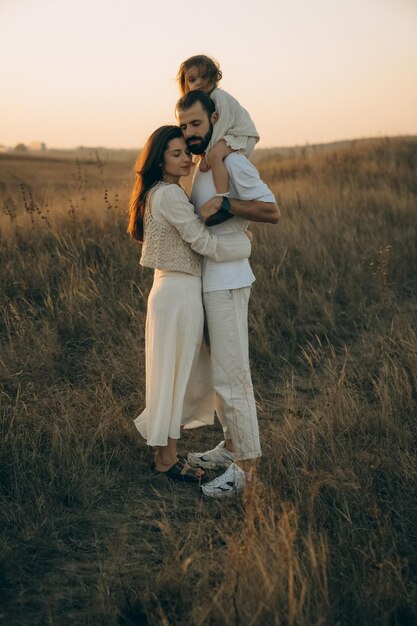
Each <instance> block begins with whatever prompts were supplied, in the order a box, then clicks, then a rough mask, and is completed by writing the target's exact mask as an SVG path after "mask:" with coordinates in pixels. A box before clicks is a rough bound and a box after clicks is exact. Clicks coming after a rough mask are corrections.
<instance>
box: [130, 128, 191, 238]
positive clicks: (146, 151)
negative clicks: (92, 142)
mask: <svg viewBox="0 0 417 626" xmlns="http://www.w3.org/2000/svg"><path fill="white" fill-rule="evenodd" d="M182 136H183V135H182V132H181V129H180V128H179V127H178V126H161V127H160V128H157V129H156V130H155V131H154V132H153V133H152V135H151V136H150V137H149V139H148V141H147V142H146V145H145V147H144V148H143V150H142V152H141V153H140V154H139V157H138V158H137V161H136V163H135V166H134V168H133V170H134V172H135V182H134V183H133V188H132V192H131V194H130V200H129V226H128V228H127V232H128V233H130V235H131V237H133V239H138V240H139V241H143V237H144V232H143V216H144V213H145V206H146V198H147V195H148V193H149V191H150V189H152V187H154V185H156V183H158V182H159V181H160V180H163V177H164V171H163V165H164V152H165V150H166V149H167V147H168V144H169V142H170V141H171V139H177V138H178V137H182Z"/></svg>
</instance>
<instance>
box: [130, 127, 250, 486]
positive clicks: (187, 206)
mask: <svg viewBox="0 0 417 626" xmlns="http://www.w3.org/2000/svg"><path fill="white" fill-rule="evenodd" d="M191 164H192V162H191V156H190V153H189V151H188V149H187V145H186V143H185V140H184V138H183V135H182V132H181V130H180V128H179V127H177V126H162V127H160V128H158V129H157V130H156V131H155V132H154V133H152V135H151V136H150V137H149V139H148V141H147V143H146V146H145V148H144V149H143V151H142V152H141V153H140V155H139V158H138V160H137V162H136V164H135V168H134V170H135V173H136V180H135V183H134V186H133V189H132V194H131V197H130V205H129V227H128V231H129V233H130V234H131V236H132V237H133V238H134V239H138V240H139V241H141V242H142V243H143V247H142V255H141V260H140V263H141V265H143V266H146V267H151V268H153V269H154V282H153V286H152V289H151V292H150V294H149V298H148V311H147V317H146V331H145V351H146V408H145V409H144V410H143V411H142V412H141V413H140V415H139V416H138V417H137V418H136V419H135V426H136V427H137V429H138V430H139V432H140V433H141V435H142V436H143V437H144V438H145V439H146V441H147V444H148V445H149V446H153V447H155V448H156V452H155V457H154V458H155V470H156V471H157V472H161V473H162V472H163V473H165V474H166V475H167V476H169V477H170V478H174V479H179V480H184V481H188V482H197V483H198V482H200V481H201V480H204V477H205V471H204V470H201V469H196V468H193V467H191V466H190V465H189V464H188V463H187V462H186V461H185V459H182V458H178V456H177V439H179V437H180V429H181V427H182V426H186V425H190V423H191V422H199V423H207V422H211V421H212V419H213V412H214V411H213V398H212V392H211V390H210V391H209V392H208V387H207V384H206V387H205V393H204V394H200V393H199V391H198V390H197V389H196V388H195V389H193V385H198V380H199V376H198V372H197V369H198V363H199V358H200V351H201V349H202V338H203V322H204V315H203V306H202V297H201V268H202V255H203V256H209V257H211V258H213V259H215V260H217V261H234V260H236V259H241V258H247V257H248V256H249V255H250V250H251V244H250V240H249V236H247V235H246V234H245V233H233V234H227V235H221V236H216V235H213V234H212V233H210V231H209V229H208V228H207V227H206V226H204V224H203V223H202V222H201V221H200V220H199V218H198V217H197V216H196V214H195V212H194V207H193V205H192V204H191V203H190V201H189V199H188V197H187V195H186V193H185V191H184V190H183V189H182V187H181V186H180V178H181V177H182V176H187V175H188V174H189V173H190V169H191ZM208 372H209V368H208ZM200 378H201V377H200ZM205 382H206V383H207V381H205Z"/></svg>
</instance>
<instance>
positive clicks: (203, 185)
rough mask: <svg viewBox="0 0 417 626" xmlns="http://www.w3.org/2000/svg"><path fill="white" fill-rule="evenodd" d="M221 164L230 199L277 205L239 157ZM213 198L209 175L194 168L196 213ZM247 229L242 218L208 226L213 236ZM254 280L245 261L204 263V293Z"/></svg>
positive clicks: (251, 167) (234, 155)
mask: <svg viewBox="0 0 417 626" xmlns="http://www.w3.org/2000/svg"><path fill="white" fill-rule="evenodd" d="M224 164H225V166H226V169H227V171H228V174H229V191H230V196H229V197H230V198H231V199H232V198H238V199H239V200H260V201H261V202H276V200H275V196H274V194H273V193H272V191H271V190H270V189H269V187H268V186H267V185H266V184H265V183H264V182H263V181H262V180H261V178H260V176H259V172H258V170H257V169H256V167H255V166H254V165H253V164H252V163H251V162H250V161H248V159H247V158H246V157H245V156H244V155H243V154H240V153H237V152H232V154H229V155H228V156H227V157H226V158H225V160H224ZM215 195H216V188H215V186H214V183H213V176H212V173H211V171H208V172H200V170H199V169H198V166H196V168H195V172H194V179H193V187H192V193H191V202H192V203H193V204H194V206H195V208H196V211H197V213H198V211H199V209H200V207H201V206H202V205H203V204H205V203H206V202H207V201H208V200H210V198H213V196H215ZM248 226H249V222H248V221H247V220H245V219H242V218H241V217H238V216H234V217H232V218H230V219H229V220H227V221H226V222H222V223H221V224H217V225H216V226H210V227H209V228H210V231H211V232H212V233H214V234H216V235H225V234H227V233H235V232H242V231H244V230H246V229H247V228H248ZM254 280H255V276H254V274H253V272H252V269H251V266H250V264H249V260H248V259H239V260H238V261H228V262H219V261H213V260H212V259H209V258H206V257H205V258H204V259H203V292H205V293H206V292H208V291H221V290H226V289H240V288H242V287H249V286H250V285H251V284H252V283H253V282H254Z"/></svg>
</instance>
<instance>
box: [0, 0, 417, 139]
mask: <svg viewBox="0 0 417 626" xmlns="http://www.w3.org/2000/svg"><path fill="white" fill-rule="evenodd" d="M194 54H207V55H209V56H212V57H214V58H216V59H217V60H218V61H219V62H220V65H221V68H222V70H223V80H222V81H221V83H220V86H221V87H223V88H224V89H225V90H226V91H229V92H230V93H231V94H232V95H233V96H235V98H237V99H238V100H239V101H240V102H241V104H242V105H243V106H244V107H245V108H246V109H247V110H248V111H249V113H250V114H251V117H252V119H253V120H254V122H255V124H256V126H257V128H258V131H259V132H260V135H261V141H260V143H259V144H258V145H259V147H273V146H291V145H300V144H306V143H310V144H311V143H321V142H328V141H336V140H341V139H352V138H361V137H375V136H385V135H405V134H417V0H210V1H200V2H199V1H198V0H193V1H192V2H191V1H189V0H188V1H187V2H181V1H179V2H178V1H177V2H173V1H168V0H0V59H1V60H0V70H1V73H0V77H1V83H0V89H1V97H0V144H5V145H8V146H14V145H15V144H17V143H19V142H23V143H29V142H31V141H34V140H37V141H43V142H45V143H46V144H47V146H48V147H76V146H79V145H84V146H98V145H100V146H107V147H109V148H117V147H119V148H137V147H141V146H143V144H144V142H145V140H146V138H147V137H148V136H149V135H150V133H151V132H152V131H153V130H154V129H155V128H157V127H158V126H160V125H162V124H166V123H168V124H170V123H175V117H174V107H175V102H176V100H177V98H178V96H179V93H178V89H177V85H176V80H175V76H176V73H177V71H178V67H179V64H180V63H181V62H182V61H183V60H185V59H186V58H187V57H189V56H192V55H194Z"/></svg>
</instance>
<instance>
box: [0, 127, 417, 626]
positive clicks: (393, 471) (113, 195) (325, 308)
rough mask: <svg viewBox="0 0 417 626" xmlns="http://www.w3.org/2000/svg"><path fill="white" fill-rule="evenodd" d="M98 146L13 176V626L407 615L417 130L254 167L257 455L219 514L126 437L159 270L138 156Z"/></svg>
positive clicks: (351, 620) (4, 264)
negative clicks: (132, 196)
mask: <svg viewBox="0 0 417 626" xmlns="http://www.w3.org/2000/svg"><path fill="white" fill-rule="evenodd" d="M97 156H98V158H95V159H92V160H90V161H88V162H82V161H78V163H68V162H67V163H66V164H65V168H64V167H63V166H62V164H61V165H59V166H58V165H56V164H54V162H50V163H49V165H48V166H46V165H45V163H46V162H44V163H43V164H42V168H43V169H42V172H41V173H40V174H39V177H38V180H37V179H36V176H35V175H34V169H33V168H36V167H37V165H36V162H35V163H34V164H32V165H31V167H30V172H31V173H30V174H29V171H26V170H25V169H24V167H23V165H18V164H17V163H15V164H10V163H9V164H8V167H9V171H8V174H7V175H4V177H3V178H4V180H3V185H2V186H0V187H1V189H2V190H3V192H4V193H3V198H4V202H3V214H2V216H1V219H0V241H1V246H0V263H1V265H0V267H1V274H0V293H1V298H2V302H1V307H2V308H1V318H0V332H1V352H0V372H1V374H0V375H1V382H2V387H1V392H0V393H1V395H0V406H1V430H2V432H1V440H0V441H1V443H0V477H1V486H2V491H1V510H2V516H1V522H0V523H1V527H2V535H1V543H0V546H1V548H0V550H1V561H0V576H1V579H2V585H1V592H0V593H1V595H2V609H1V615H2V620H3V623H5V624H11V625H12V624H19V626H23V625H26V624H27V625H29V624H53V625H57V626H60V625H61V624H64V623H65V624H87V625H88V624H103V625H110V624H125V625H130V624H158V625H159V624H164V625H168V624H169V625H174V624H180V623H181V624H190V625H191V624H192V625H194V624H200V625H206V624H207V625H208V624H211V625H217V624H219V625H223V624H225V625H226V624H231V625H232V624H233V625H236V624H241V625H245V626H246V625H249V624H251V625H263V624H274V625H284V624H285V625H294V626H310V625H317V626H318V625H328V626H330V625H332V626H333V625H335V624H340V625H343V626H344V625H348V624H349V625H351V624H355V625H356V624H358V625H373V624H378V625H379V624H381V625H387V626H397V625H398V626H400V625H401V626H403V625H404V626H405V625H408V624H413V623H416V620H417V614H416V609H415V606H416V600H417V593H416V571H417V550H416V534H417V533H416V530H417V524H416V518H417V505H416V488H415V484H416V479H417V462H416V444H417V437H416V423H415V415H416V405H417V334H416V333H417V325H416V317H415V312H416V287H417V284H416V283H417V272H416V270H417V267H416V266H417V259H416V232H417V227H416V208H417V206H416V192H417V187H416V163H417V144H416V142H415V140H413V139H398V140H394V139H391V140H378V141H366V142H356V143H352V144H350V145H347V146H341V147H334V148H332V149H330V150H318V149H316V150H306V151H305V152H304V153H301V154H299V153H294V154H293V155H292V154H286V155H285V156H280V155H279V154H275V155H272V156H271V155H269V156H268V154H264V155H263V154H262V152H260V153H259V155H258V156H257V163H258V166H259V168H260V170H261V173H262V175H263V177H264V179H265V180H266V181H267V182H268V183H269V184H270V186H271V188H272V189H273V190H274V192H275V193H276V194H277V197H278V199H279V202H280V204H281V207H282V213H283V218H282V221H281V223H280V224H279V225H278V226H276V227H275V226H274V227H273V226H262V225H256V226H255V229H254V230H255V245H254V250H253V258H252V262H253V267H254V271H255V274H256V276H257V281H256V283H255V285H254V288H253V297H252V301H251V309H250V341H251V356H252V368H253V377H254V382H255V389H256V393H257V400H258V406H259V415H260V423H261V433H262V441H263V450H264V456H263V458H262V461H261V463H260V469H259V484H258V485H257V489H256V490H255V491H249V492H248V494H247V495H246V496H245V498H244V499H243V500H242V501H240V500H238V501H230V502H220V503H219V502H211V501H206V500H202V499H201V498H199V497H198V494H197V493H196V492H195V491H194V490H193V489H192V488H190V487H185V486H184V487H183V486H181V485H177V484H171V483H169V482H167V481H166V480H164V478H163V477H153V476H152V474H151V473H150V470H149V454H148V451H147V450H146V447H145V446H144V445H143V443H142V442H141V441H140V439H139V437H138V435H137V432H136V431H135V429H134V428H133V427H132V418H133V416H134V415H135V413H136V411H137V410H138V409H139V408H140V407H142V405H143V402H144V355H143V327H144V318H145V313H146V297H147V293H148V290H149V287H150V282H151V275H150V273H149V272H147V271H142V270H140V269H139V268H138V263H137V257H138V248H137V246H135V244H133V243H132V242H130V241H129V240H128V238H127V235H126V233H125V230H126V216H125V212H124V207H125V206H126V204H127V193H128V187H129V182H130V177H131V174H130V167H131V164H130V163H127V162H126V163H125V164H123V163H121V162H120V161H118V163H117V165H116V164H114V163H113V164H112V163H111V162H109V161H108V162H107V161H106V160H105V159H103V158H101V157H100V156H99V155H97ZM24 166H25V167H27V163H25V164H24ZM39 167H40V166H39ZM45 167H47V171H48V172H49V173H48V175H47V173H46V170H45ZM13 168H15V169H13ZM19 168H20V169H19ZM39 171H40V170H39ZM18 172H20V181H18V182H19V184H23V188H19V186H18V185H17V186H16V184H14V183H13V181H16V180H18V179H19V175H18ZM25 174H27V175H28V178H27V181H28V182H25V180H24V175H25ZM31 177H32V178H31ZM41 177H42V178H41ZM42 181H45V182H44V183H43V182H42ZM218 437H219V429H218V427H213V428H211V429H208V430H207V431H204V432H203V431H195V432H190V433H187V434H186V435H185V436H184V438H183V440H182V441H181V445H182V447H183V449H184V450H186V449H190V448H191V447H193V448H195V449H198V448H202V447H203V446H204V447H205V446H208V445H212V444H214V443H216V442H217V441H218Z"/></svg>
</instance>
